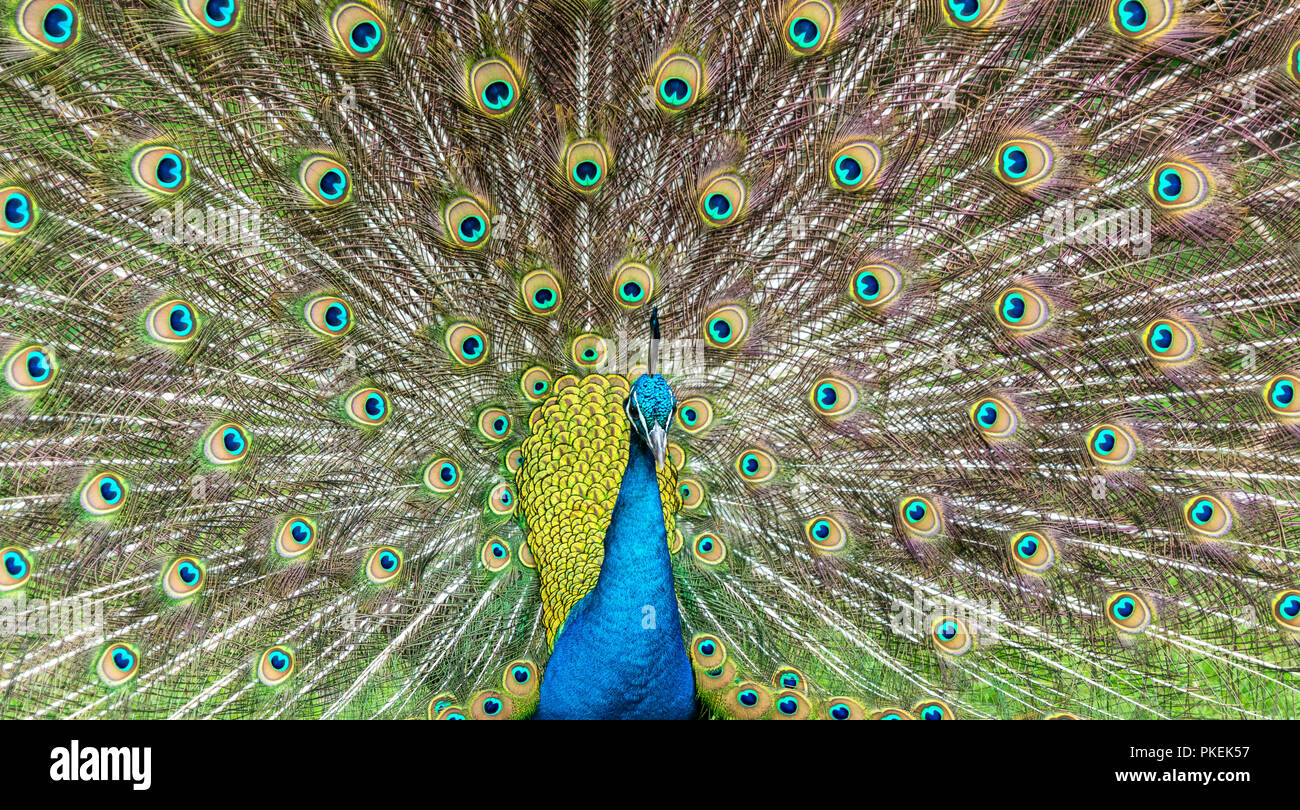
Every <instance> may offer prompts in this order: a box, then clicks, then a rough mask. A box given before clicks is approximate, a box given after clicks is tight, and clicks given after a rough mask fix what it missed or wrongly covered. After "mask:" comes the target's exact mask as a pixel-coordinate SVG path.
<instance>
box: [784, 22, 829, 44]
mask: <svg viewBox="0 0 1300 810" xmlns="http://www.w3.org/2000/svg"><path fill="white" fill-rule="evenodd" d="M821 38H822V33H821V30H820V29H819V28H818V27H817V23H815V22H813V21H812V20H810V19H808V18H807V17H799V18H797V19H795V20H794V21H793V22H791V23H790V40H791V41H792V42H794V44H795V45H797V46H798V47H800V48H811V47H813V46H814V45H816V44H817V41H818V40H820V39H821Z"/></svg>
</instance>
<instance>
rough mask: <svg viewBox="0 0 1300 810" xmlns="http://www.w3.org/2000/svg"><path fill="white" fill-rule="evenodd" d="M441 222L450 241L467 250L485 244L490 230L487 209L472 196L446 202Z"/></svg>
mask: <svg viewBox="0 0 1300 810" xmlns="http://www.w3.org/2000/svg"><path fill="white" fill-rule="evenodd" d="M443 224H444V226H445V227H446V229H447V233H448V235H449V236H450V238H451V241H452V243H453V244H455V245H456V246H458V247H462V248H465V249H467V250H473V249H475V248H480V247H482V246H483V245H484V244H486V243H487V240H488V236H489V235H490V233H491V231H492V226H491V224H490V223H489V219H488V214H487V209H486V208H485V207H484V206H483V204H482V203H480V202H479V201H478V200H476V199H474V198H473V197H457V198H456V199H454V200H452V201H451V202H449V203H447V207H446V208H445V209H444V210H443Z"/></svg>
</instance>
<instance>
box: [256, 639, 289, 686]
mask: <svg viewBox="0 0 1300 810" xmlns="http://www.w3.org/2000/svg"><path fill="white" fill-rule="evenodd" d="M293 667H294V660H293V653H292V652H291V651H290V650H289V648H288V647H281V646H275V647H271V648H269V649H267V650H266V651H265V652H263V653H262V655H261V657H260V658H259V659H258V662H257V679H258V680H259V681H261V682H262V683H263V684H265V685H266V686H279V685H280V684H282V683H284V682H285V681H287V680H289V676H290V675H292V674H293Z"/></svg>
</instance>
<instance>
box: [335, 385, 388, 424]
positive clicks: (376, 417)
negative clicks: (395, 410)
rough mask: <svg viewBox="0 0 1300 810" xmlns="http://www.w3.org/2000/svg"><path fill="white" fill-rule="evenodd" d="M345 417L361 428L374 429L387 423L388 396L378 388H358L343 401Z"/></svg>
mask: <svg viewBox="0 0 1300 810" xmlns="http://www.w3.org/2000/svg"><path fill="white" fill-rule="evenodd" d="M343 410H344V412H345V413H346V414H347V417H348V418H349V419H351V420H352V421H353V422H355V423H356V424H358V425H361V426H363V427H375V426H377V425H382V424H383V423H384V422H386V421H388V416H389V408H388V395H387V394H385V393H384V392H383V391H380V390H379V389H378V388H358V389H357V390H356V391H353V392H352V393H350V394H348V396H347V398H346V399H345V400H344V401H343Z"/></svg>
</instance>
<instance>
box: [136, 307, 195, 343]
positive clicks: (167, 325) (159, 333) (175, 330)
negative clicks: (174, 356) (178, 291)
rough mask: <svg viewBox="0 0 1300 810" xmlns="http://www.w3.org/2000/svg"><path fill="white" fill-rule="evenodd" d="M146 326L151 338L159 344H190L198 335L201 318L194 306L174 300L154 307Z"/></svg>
mask: <svg viewBox="0 0 1300 810" xmlns="http://www.w3.org/2000/svg"><path fill="white" fill-rule="evenodd" d="M144 325H145V331H146V332H148V334H149V337H150V338H152V339H153V340H156V341H158V342H159V343H169V344H178V343H188V342H190V341H191V340H194V338H195V336H196V335H197V334H198V327H199V318H198V313H197V311H196V310H195V309H194V305H193V304H190V303H189V302H188V301H182V300H181V299H179V298H173V299H170V300H168V301H163V302H161V303H159V304H156V305H154V306H153V308H151V309H150V310H149V314H148V315H146V316H145V321H144Z"/></svg>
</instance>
